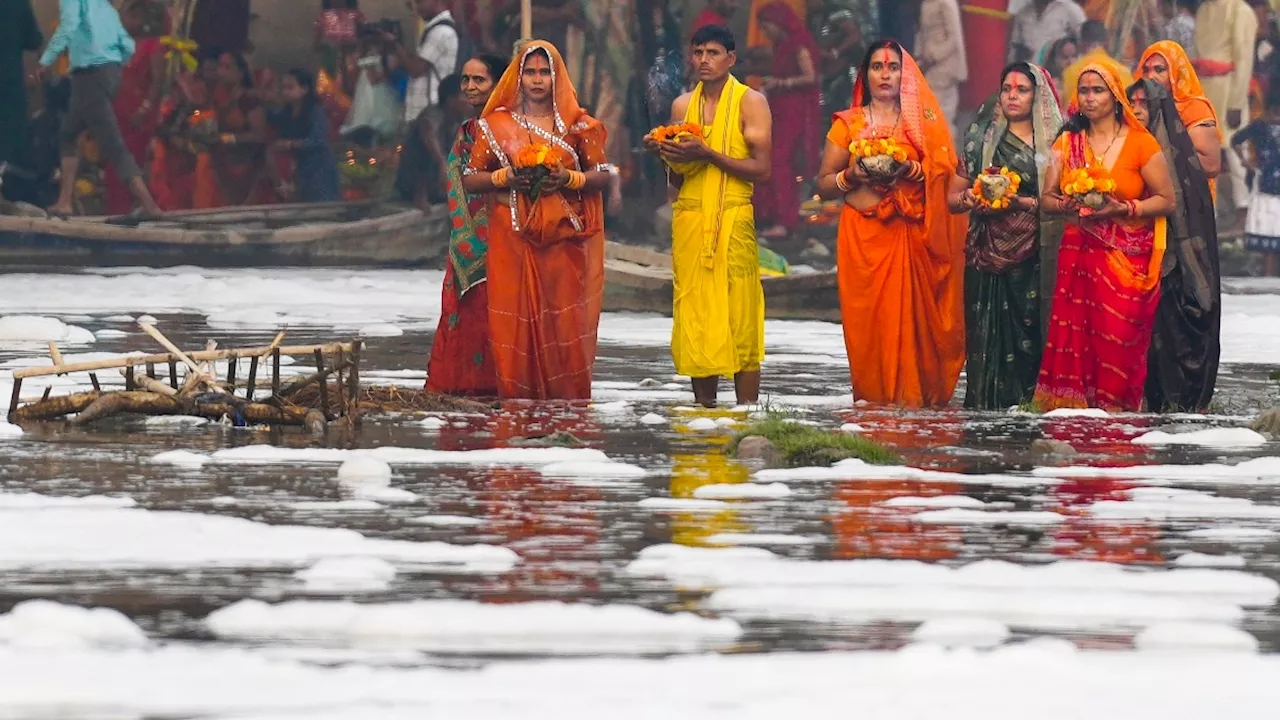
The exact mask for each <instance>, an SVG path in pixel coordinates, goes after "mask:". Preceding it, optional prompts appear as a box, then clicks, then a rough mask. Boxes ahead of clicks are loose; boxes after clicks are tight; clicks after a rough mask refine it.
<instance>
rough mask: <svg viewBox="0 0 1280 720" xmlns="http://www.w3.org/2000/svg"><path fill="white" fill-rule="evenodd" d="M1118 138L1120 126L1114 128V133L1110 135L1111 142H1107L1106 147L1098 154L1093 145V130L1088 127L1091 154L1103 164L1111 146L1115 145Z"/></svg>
mask: <svg viewBox="0 0 1280 720" xmlns="http://www.w3.org/2000/svg"><path fill="white" fill-rule="evenodd" d="M1119 139H1120V128H1116V134H1115V135H1112V136H1111V142H1109V143H1107V149H1106V150H1103V151H1102V154H1101V155H1099V154H1098V150H1097V148H1095V147H1094V146H1093V130H1092V129H1090V130H1089V149H1090V150H1093V156H1094V157H1095V158H1097V159H1098V162H1100V163H1102V164H1104V165H1105V164H1106V162H1107V156H1108V155H1110V154H1111V148H1112V147H1114V146H1115V144H1116V140H1119Z"/></svg>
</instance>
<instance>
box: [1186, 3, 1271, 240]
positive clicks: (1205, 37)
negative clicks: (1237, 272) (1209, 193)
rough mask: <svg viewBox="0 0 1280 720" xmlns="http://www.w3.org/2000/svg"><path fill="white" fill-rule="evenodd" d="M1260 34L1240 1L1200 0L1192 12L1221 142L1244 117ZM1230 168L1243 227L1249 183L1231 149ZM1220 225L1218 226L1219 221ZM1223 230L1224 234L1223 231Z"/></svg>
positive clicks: (1200, 69) (1199, 67) (1199, 64)
mask: <svg viewBox="0 0 1280 720" xmlns="http://www.w3.org/2000/svg"><path fill="white" fill-rule="evenodd" d="M1257 38H1258V16H1257V15H1256V14H1255V13H1254V12H1253V8H1251V7H1249V4H1248V3H1246V2H1245V1H1244V0H1204V2H1202V3H1201V4H1200V9H1199V10H1197V11H1196V57H1195V59H1194V60H1192V64H1194V65H1195V68H1196V73H1197V74H1198V75H1199V76H1200V84H1201V85H1203V86H1204V94H1205V95H1207V96H1208V97H1209V102H1210V103H1212V104H1213V109H1214V110H1216V111H1217V113H1218V118H1219V119H1220V120H1221V121H1222V122H1221V125H1220V128H1221V130H1222V146H1223V147H1230V145H1231V137H1232V136H1233V135H1235V132H1236V130H1239V129H1240V127H1241V125H1243V123H1244V121H1245V120H1246V119H1247V118H1246V117H1245V115H1246V113H1247V111H1248V109H1249V79H1250V77H1251V76H1252V75H1253V53H1254V44H1255V43H1256V42H1257ZM1227 167H1228V168H1229V169H1230V170H1231V173H1230V175H1231V197H1232V199H1233V200H1234V204H1235V207H1236V211H1237V212H1236V215H1237V222H1236V224H1237V225H1238V226H1239V228H1240V229H1243V222H1244V216H1245V212H1246V211H1247V210H1248V208H1249V187H1248V185H1247V184H1246V183H1245V167H1244V165H1243V164H1242V163H1241V162H1240V158H1239V157H1237V155H1236V154H1235V153H1233V152H1229V153H1227ZM1219 227H1220V228H1221V226H1219ZM1227 232H1230V231H1226V232H1223V234H1227Z"/></svg>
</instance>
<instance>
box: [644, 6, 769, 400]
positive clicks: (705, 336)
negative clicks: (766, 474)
mask: <svg viewBox="0 0 1280 720" xmlns="http://www.w3.org/2000/svg"><path fill="white" fill-rule="evenodd" d="M691 46H692V47H691V50H690V58H691V60H692V63H693V67H694V71H695V72H696V73H697V77H698V85H697V86H696V87H695V88H694V89H693V91H692V92H689V93H685V94H684V95H681V96H680V97H679V98H678V99H676V101H675V104H674V105H673V106H672V108H671V122H672V123H673V124H678V123H692V124H694V125H697V126H698V127H700V128H701V129H702V133H701V137H696V136H682V137H680V138H679V139H670V140H663V141H661V142H658V141H655V140H654V139H653V138H652V137H651V138H648V139H646V144H647V145H648V147H649V148H650V149H651V150H654V151H656V152H658V153H659V154H660V155H661V156H662V159H663V160H665V161H666V162H667V164H668V165H669V166H670V167H671V169H672V171H673V173H674V174H673V181H674V182H675V183H676V184H677V185H678V186H679V188H680V195H679V197H678V198H677V199H676V203H675V207H674V215H673V219H672V228H671V235H672V239H671V245H672V247H671V256H672V261H673V262H672V264H673V269H674V272H675V299H674V303H675V305H674V312H673V315H674V316H675V323H674V326H673V328H672V330H671V356H672V358H673V359H674V360H675V365H676V372H678V373H680V374H681V375H688V376H689V377H691V378H693V394H694V399H695V400H696V401H697V402H698V403H700V404H701V405H703V406H705V407H715V404H716V392H717V388H718V386H719V382H720V377H721V376H722V375H732V376H733V381H734V389H735V390H736V393H737V400H738V403H739V404H750V403H755V402H758V401H759V398H760V362H761V360H763V359H764V289H763V288H762V287H761V285H760V260H759V250H758V248H757V246H756V232H755V213H754V209H753V208H752V206H751V193H752V189H753V185H754V183H757V182H760V181H762V180H765V179H767V178H768V177H769V171H770V164H771V160H770V155H771V152H770V149H771V147H772V144H773V121H772V116H771V114H770V111H769V103H768V101H767V100H765V97H764V95H762V94H760V93H758V92H756V91H755V90H752V89H750V88H748V87H747V86H746V85H743V84H742V83H740V82H738V80H736V79H735V78H734V77H733V76H732V75H730V74H729V71H730V70H731V69H732V68H733V65H734V63H735V62H736V61H737V54H736V43H735V41H734V38H733V34H732V33H731V32H729V29H728V28H726V27H724V26H722V25H710V26H707V27H704V28H701V29H699V30H698V31H697V32H696V33H694V35H693V40H692V42H691Z"/></svg>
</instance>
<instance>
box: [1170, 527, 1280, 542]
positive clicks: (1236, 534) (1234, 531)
mask: <svg viewBox="0 0 1280 720" xmlns="http://www.w3.org/2000/svg"><path fill="white" fill-rule="evenodd" d="M1186 535H1187V537H1189V538H1195V539H1197V540H1217V541H1220V542H1265V541H1268V540H1272V539H1274V538H1277V537H1280V532H1276V531H1275V530H1269V529H1267V528H1251V527H1220V528H1204V529H1201V530H1191V531H1189V532H1188V533H1187V534H1186Z"/></svg>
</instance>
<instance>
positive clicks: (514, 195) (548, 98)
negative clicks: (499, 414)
mask: <svg viewBox="0 0 1280 720" xmlns="http://www.w3.org/2000/svg"><path fill="white" fill-rule="evenodd" d="M477 125H478V129H479V133H478V135H477V137H476V144H475V147H474V148H473V149H472V151H471V161H470V163H469V164H468V165H467V170H466V174H465V175H464V177H463V187H464V188H465V189H466V191H467V192H468V193H472V194H481V193H483V194H486V195H487V197H488V206H489V218H490V220H489V257H488V285H489V330H490V337H491V338H492V348H493V355H494V364H495V366H496V369H497V372H498V395H499V397H502V398H528V399H539V400H546V399H560V400H585V399H589V398H590V397H591V372H592V369H593V368H594V366H595V356H596V329H597V326H598V325H599V323H600V308H601V303H602V301H603V298H604V203H603V199H602V195H601V192H602V191H603V190H604V189H605V188H606V187H607V186H608V184H609V178H610V175H609V169H610V166H609V165H608V164H607V160H606V159H605V153H604V147H605V140H606V132H605V128H604V126H603V125H602V124H601V123H600V122H599V121H598V120H596V119H595V118H593V117H591V116H590V115H588V114H587V113H586V111H584V110H583V109H582V107H581V106H580V105H578V96H577V93H576V92H575V91H574V88H573V83H572V81H571V80H570V79H569V75H568V72H567V70H566V68H565V64H564V60H563V59H562V58H561V57H560V52H559V51H558V50H556V48H555V46H553V45H552V44H551V43H548V42H545V41H541V40H537V41H533V42H530V43H528V44H527V45H525V46H524V47H523V48H522V49H521V50H520V52H519V53H518V54H517V56H516V61H514V62H512V63H511V66H510V67H508V68H507V71H506V73H504V74H503V76H502V79H501V80H499V81H498V86H497V87H496V88H494V91H493V95H492V96H490V98H489V102H488V104H487V105H485V108H484V112H483V113H481V115H480V121H479V123H477ZM544 153H545V154H546V155H547V159H548V160H550V162H549V165H550V166H551V169H550V172H549V173H548V174H547V175H546V177H545V178H544V179H542V180H541V181H540V182H536V183H535V182H534V181H533V180H532V178H531V177H530V174H529V173H528V172H527V171H522V170H520V169H519V168H517V167H516V165H517V164H519V163H520V162H521V160H522V156H529V155H531V154H532V155H541V154H544Z"/></svg>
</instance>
